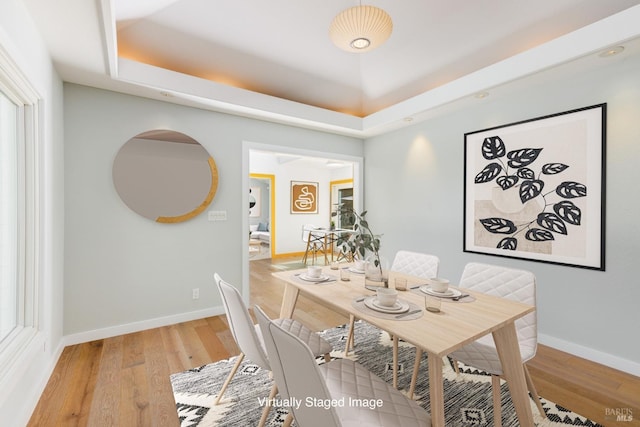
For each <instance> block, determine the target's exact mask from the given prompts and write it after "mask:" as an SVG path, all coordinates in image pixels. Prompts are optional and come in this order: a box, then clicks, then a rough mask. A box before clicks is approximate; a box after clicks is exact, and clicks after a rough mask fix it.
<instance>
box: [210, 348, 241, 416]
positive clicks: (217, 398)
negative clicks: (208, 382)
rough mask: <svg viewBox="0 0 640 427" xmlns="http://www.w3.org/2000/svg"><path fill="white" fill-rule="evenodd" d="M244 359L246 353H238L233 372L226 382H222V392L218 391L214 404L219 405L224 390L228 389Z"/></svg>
mask: <svg viewBox="0 0 640 427" xmlns="http://www.w3.org/2000/svg"><path fill="white" fill-rule="evenodd" d="M242 359H244V353H240V354H239V355H238V358H237V359H236V363H235V365H233V368H231V372H229V375H228V376H227V379H226V380H224V384H222V388H221V389H220V392H219V393H218V397H216V400H215V402H213V404H214V405H217V404H218V403H220V399H222V395H224V392H225V391H226V390H227V387H228V386H229V383H230V382H231V380H232V379H233V376H234V375H235V374H236V371H237V370H238V368H239V367H240V364H241V363H242Z"/></svg>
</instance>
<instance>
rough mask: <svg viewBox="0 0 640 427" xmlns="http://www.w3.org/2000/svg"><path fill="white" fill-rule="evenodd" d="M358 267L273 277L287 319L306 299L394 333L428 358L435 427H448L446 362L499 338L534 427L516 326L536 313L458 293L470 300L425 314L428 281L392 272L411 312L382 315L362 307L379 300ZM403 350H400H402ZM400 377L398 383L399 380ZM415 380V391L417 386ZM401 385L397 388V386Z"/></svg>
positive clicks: (523, 422) (521, 410) (523, 421)
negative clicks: (343, 273)
mask: <svg viewBox="0 0 640 427" xmlns="http://www.w3.org/2000/svg"><path fill="white" fill-rule="evenodd" d="M340 269H349V270H351V271H352V272H351V273H350V274H349V280H348V281H344V280H341V277H340ZM354 271H356V270H354V269H353V265H351V264H345V263H342V264H340V266H339V269H338V270H332V269H330V268H329V267H326V266H325V267H323V269H322V273H321V275H320V277H319V278H316V277H307V276H306V272H307V270H306V269H300V270H289V271H280V272H275V273H273V276H274V277H276V278H278V279H280V280H282V282H284V284H285V288H284V294H283V298H282V305H281V308H280V317H281V318H291V317H292V316H293V314H294V311H295V307H296V302H297V300H298V297H299V295H300V294H303V295H305V296H307V297H310V299H311V300H313V301H315V302H316V303H319V304H321V305H323V306H325V307H327V308H329V309H331V310H334V311H336V312H338V313H342V314H345V315H355V316H356V317H357V318H359V319H361V320H363V321H366V322H368V323H370V324H371V325H373V326H376V327H377V328H379V329H381V330H383V331H386V332H388V333H389V334H390V335H391V336H392V337H393V339H394V340H398V339H401V340H404V341H405V342H407V343H410V344H412V345H414V346H416V348H418V349H420V350H421V351H423V352H426V353H427V356H428V357H427V363H428V376H429V399H430V406H431V422H432V426H434V427H443V426H444V425H445V424H444V422H445V421H444V420H445V413H444V382H443V377H442V372H443V366H444V361H443V359H444V358H445V357H446V356H447V355H448V354H450V353H451V352H453V351H455V350H457V349H459V348H460V347H462V346H464V345H465V344H468V343H471V342H473V341H475V340H476V339H478V338H480V337H482V336H484V335H487V334H493V339H494V341H495V344H496V348H497V351H498V355H499V357H500V362H501V364H502V368H503V373H504V375H503V378H504V379H505V380H506V382H507V384H508V387H509V392H510V394H511V398H512V401H513V405H514V407H515V410H516V415H517V417H518V420H519V423H520V426H523V427H528V426H534V423H533V415H532V411H531V406H530V403H529V395H528V391H527V386H526V380H525V375H524V369H523V366H522V359H521V355H520V348H519V346H518V339H517V334H516V329H515V324H514V322H515V320H516V319H519V318H521V317H523V316H525V315H526V314H528V313H531V312H532V311H534V310H535V307H534V306H532V305H528V304H523V303H520V302H517V301H513V300H509V299H505V298H500V297H495V296H491V295H486V294H482V293H478V292H474V291H471V290H468V289H462V288H457V287H455V286H452V289H456V290H459V291H460V292H462V293H463V294H465V295H468V297H466V298H465V299H461V300H459V301H453V300H452V299H444V298H443V299H442V304H441V308H440V311H439V312H437V313H434V312H430V311H427V310H425V297H426V294H425V293H424V292H421V290H422V289H424V288H422V287H423V286H424V285H426V284H427V282H426V281H425V279H423V278H419V277H414V276H410V275H406V274H402V273H397V272H393V271H390V272H389V276H388V279H389V280H388V284H389V287H391V288H393V287H394V282H395V278H396V277H403V278H404V279H405V280H406V287H407V290H406V291H398V301H399V302H403V303H404V304H406V305H408V306H410V307H411V313H410V314H409V315H405V316H404V317H399V318H398V316H395V315H384V314H386V313H376V312H374V311H372V310H371V309H370V308H369V307H364V309H363V307H362V303H361V302H362V301H363V300H367V298H369V297H371V296H373V295H375V292H373V291H371V290H370V289H368V288H366V287H365V278H364V275H363V274H357V272H354ZM394 347H395V346H394ZM396 348H397V347H396ZM393 357H394V360H393V368H394V370H395V369H397V350H396V351H394V355H393ZM395 376H396V375H395V372H394V378H395ZM415 380H416V379H415V378H413V379H412V386H413V383H414V382H415ZM394 385H395V384H394Z"/></svg>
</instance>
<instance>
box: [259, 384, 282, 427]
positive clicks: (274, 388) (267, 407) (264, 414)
mask: <svg viewBox="0 0 640 427" xmlns="http://www.w3.org/2000/svg"><path fill="white" fill-rule="evenodd" d="M277 393H278V386H277V385H276V383H275V382H274V383H273V386H271V392H269V399H268V400H267V403H266V405H264V408H263V409H262V416H261V417H260V422H259V423H258V427H264V425H265V423H266V422H267V417H268V416H269V411H270V410H271V404H270V402H271V401H272V400H273V398H274V397H276V394H277Z"/></svg>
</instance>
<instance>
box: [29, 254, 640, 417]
mask: <svg viewBox="0 0 640 427" xmlns="http://www.w3.org/2000/svg"><path fill="white" fill-rule="evenodd" d="M286 261H288V260H280V261H279V262H286ZM273 271H274V269H273V267H272V265H271V260H269V259H266V260H256V261H252V262H251V304H252V305H253V304H258V305H260V306H261V307H262V308H263V309H264V310H265V311H266V312H267V314H268V315H270V316H274V317H275V316H277V314H278V313H279V308H280V301H281V299H282V292H283V289H284V287H283V285H282V283H280V282H278V281H275V280H273V279H272V278H271V273H272V272H273ZM295 318H296V319H298V320H300V321H302V322H304V323H305V324H306V325H307V326H309V327H311V328H313V329H316V330H321V329H326V328H330V327H333V326H336V325H340V324H344V323H346V322H347V320H348V319H347V317H345V316H344V315H341V314H337V313H334V312H332V311H329V310H326V309H323V308H322V307H321V306H319V305H318V304H315V303H314V302H313V301H311V300H309V299H307V298H304V297H301V298H300V299H299V301H298V305H297V308H296V312H295ZM237 353H238V349H237V347H236V344H235V342H234V341H233V337H232V336H231V333H230V332H229V329H228V326H227V323H226V319H225V317H224V316H216V317H210V318H205V319H199V320H194V321H191V322H185V323H180V324H177V325H171V326H166V327H162V328H157V329H151V330H146V331H141V332H136V333H133V334H127V335H122V336H118V337H113V338H108V339H104V340H98V341H92V342H88V343H84V344H78V345H74V346H70V347H67V348H65V349H64V351H63V353H62V355H61V357H60V360H59V361H58V363H57V365H56V368H55V370H54V372H53V374H52V375H51V378H50V379H49V383H48V385H47V387H46V389H45V390H44V392H43V394H42V396H41V398H40V401H39V403H38V405H37V407H36V409H35V411H34V413H33V415H32V417H31V420H30V422H29V424H28V425H29V426H30V427H32V426H33V427H35V426H37V427H42V426H45V427H48V426H90V427H94V426H97V427H103V426H120V427H128V426H171V427H175V426H178V425H179V422H178V419H177V416H176V412H175V402H174V400H173V394H172V390H171V383H170V382H169V375H170V374H171V373H175V372H180V371H183V370H186V369H189V368H192V367H197V366H200V365H203V364H206V363H210V362H213V361H218V360H222V359H226V358H228V357H230V356H232V355H235V354H237ZM528 366H529V370H530V372H531V375H532V377H533V381H534V382H535V384H536V386H537V387H538V392H539V393H540V395H541V396H543V397H546V398H548V399H550V400H552V401H554V402H556V403H558V404H561V405H562V406H564V407H566V408H569V409H571V410H574V411H576V412H578V413H580V414H582V415H585V416H587V417H589V418H591V419H592V420H594V421H597V422H599V423H601V424H603V425H605V426H622V427H638V426H640V378H638V377H635V376H632V375H629V374H626V373H624V372H620V371H616V370H614V369H610V368H607V367H604V366H602V365H598V364H596V363H593V362H590V361H587V360H584V359H580V358H578V357H575V356H572V355H569V354H567V353H563V352H560V351H557V350H554V349H552V348H549V347H546V346H542V345H540V346H539V348H538V353H537V355H536V357H535V358H534V359H533V360H532V361H531V362H529V364H528ZM617 408H618V409H627V410H629V409H630V410H631V411H632V415H634V417H633V418H634V419H633V421H629V422H616V421H613V420H612V418H611V416H610V415H608V414H607V411H611V410H615V409H617Z"/></svg>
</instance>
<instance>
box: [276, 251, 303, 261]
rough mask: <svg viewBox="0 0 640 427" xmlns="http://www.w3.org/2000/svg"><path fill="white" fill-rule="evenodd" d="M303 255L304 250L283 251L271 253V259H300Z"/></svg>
mask: <svg viewBox="0 0 640 427" xmlns="http://www.w3.org/2000/svg"><path fill="white" fill-rule="evenodd" d="M303 256H304V252H284V253H279V254H273V256H272V258H273V259H279V258H294V257H300V259H302V257H303Z"/></svg>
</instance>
